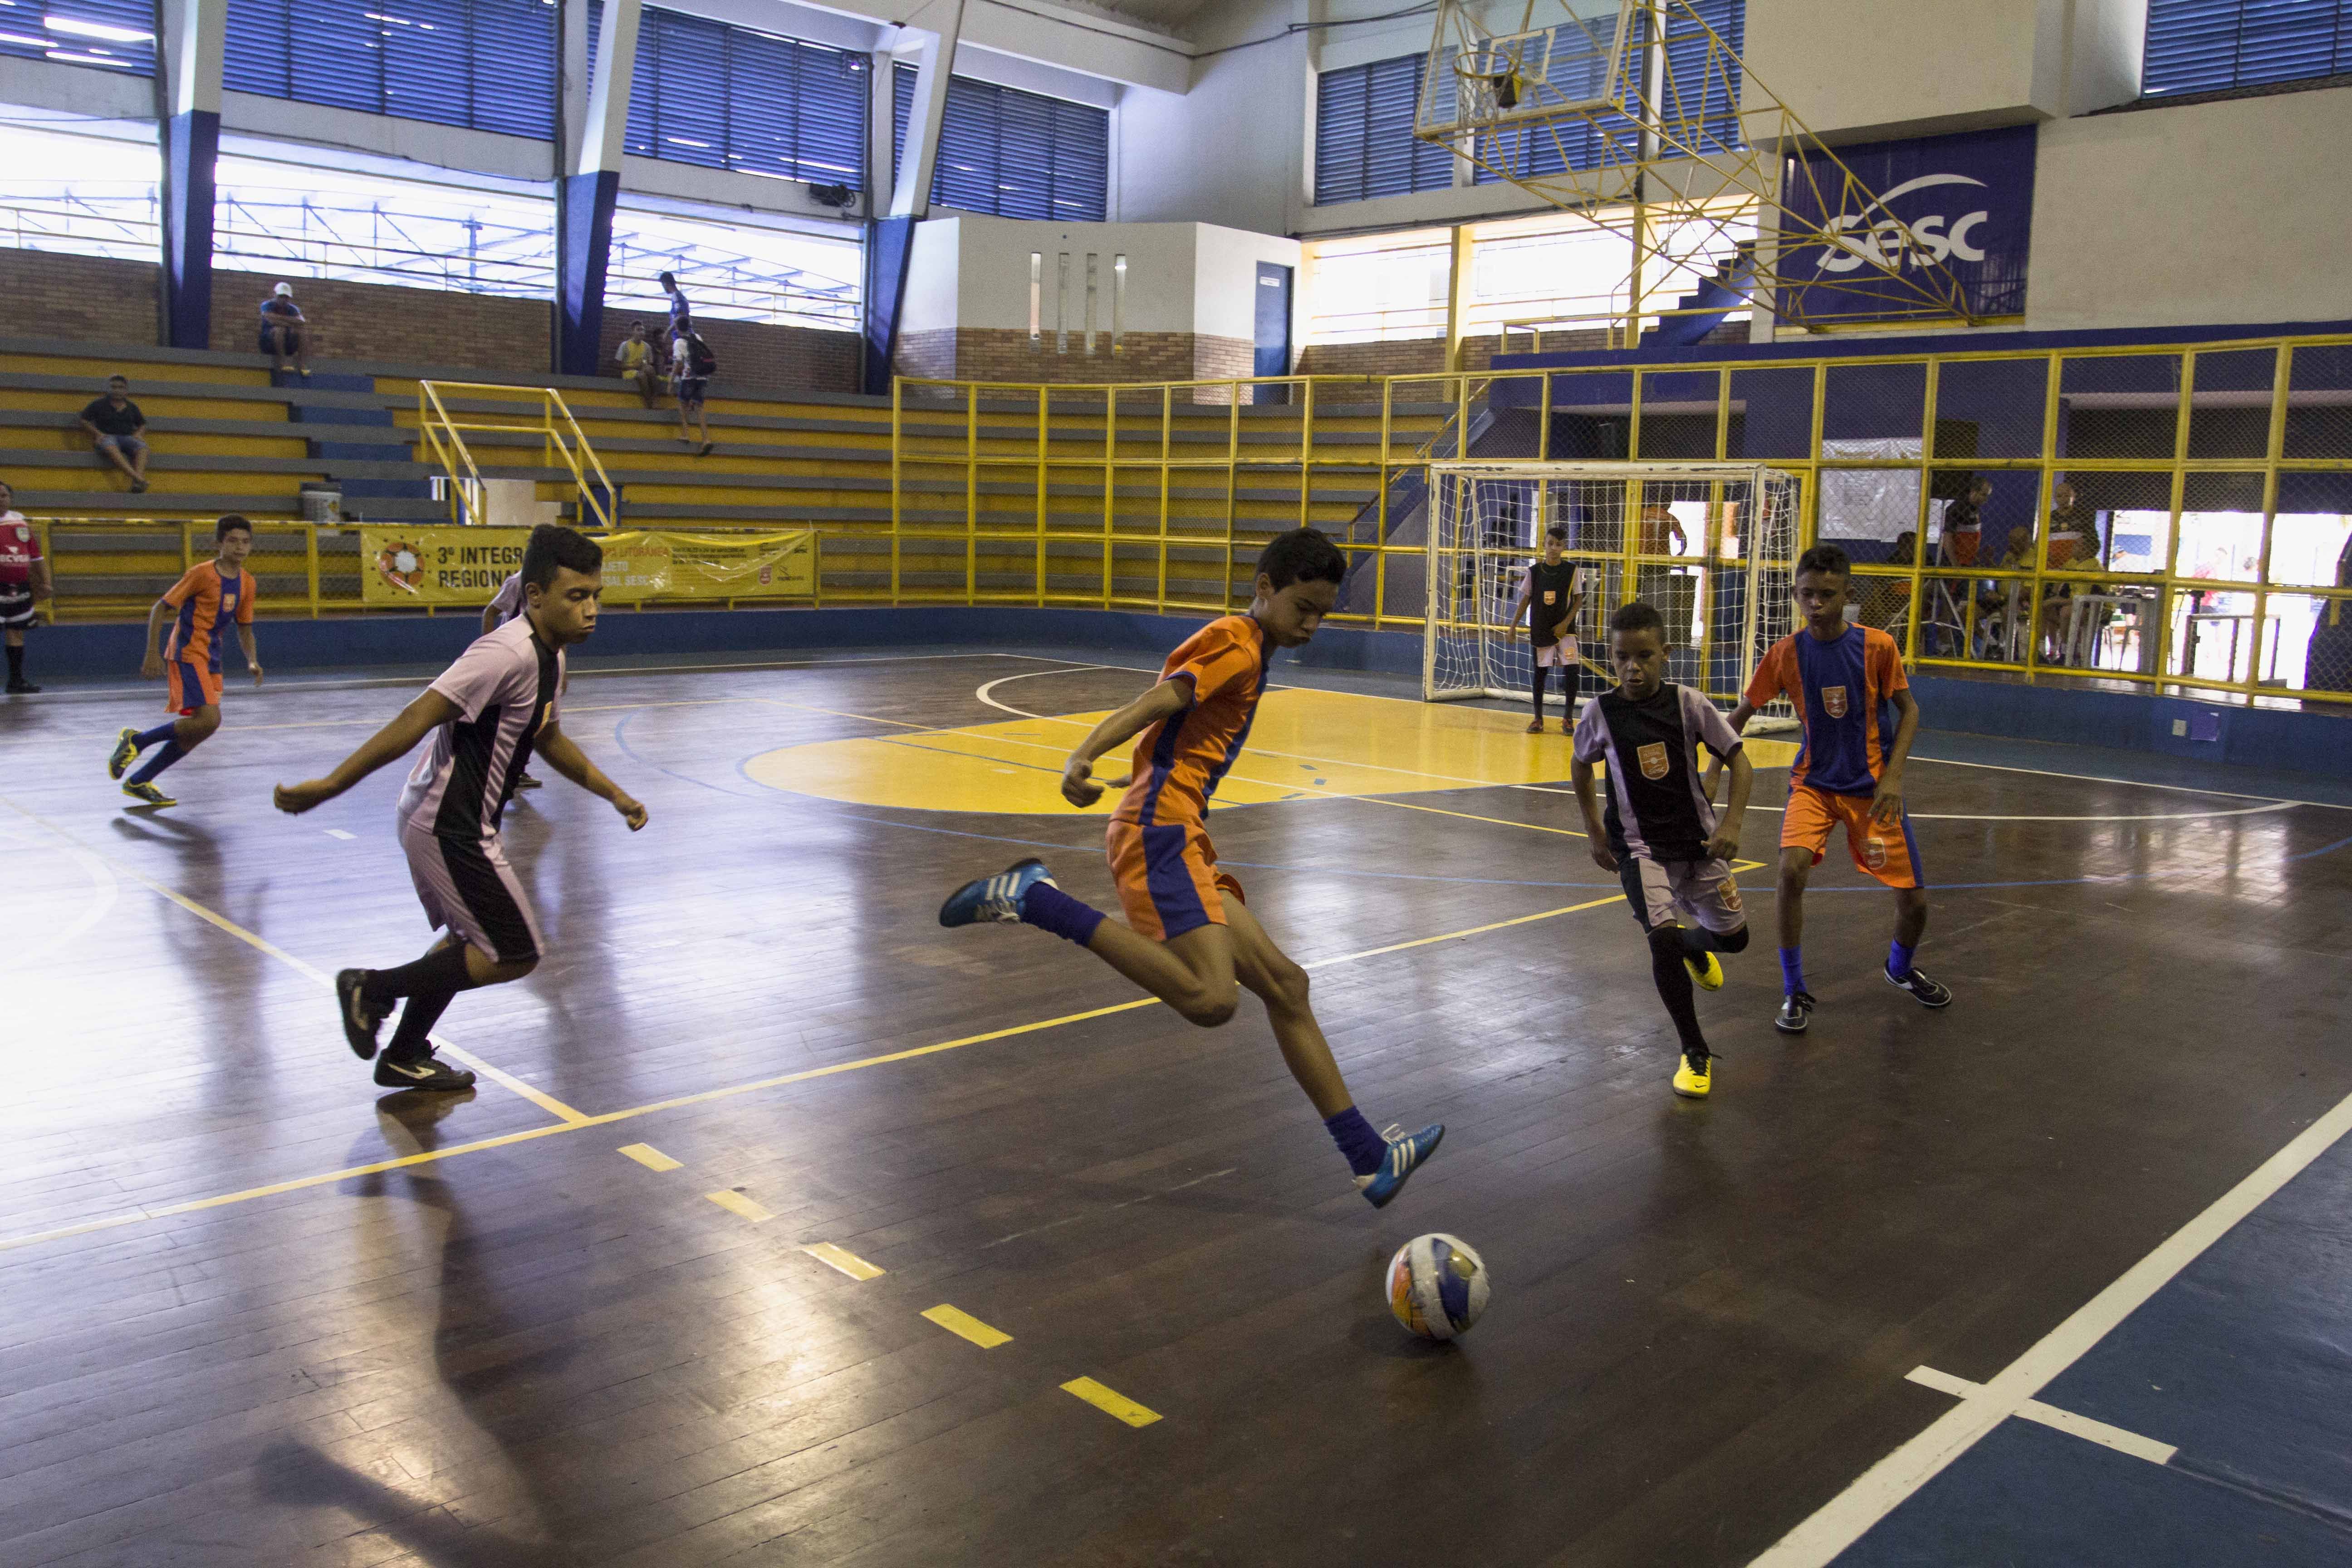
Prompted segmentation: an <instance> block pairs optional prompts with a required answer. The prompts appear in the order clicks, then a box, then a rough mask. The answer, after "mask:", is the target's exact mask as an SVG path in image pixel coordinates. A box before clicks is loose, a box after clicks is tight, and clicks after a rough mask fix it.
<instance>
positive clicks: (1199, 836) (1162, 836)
mask: <svg viewBox="0 0 2352 1568" xmlns="http://www.w3.org/2000/svg"><path fill="white" fill-rule="evenodd" d="M1104 849H1105V853H1106V854H1107V855H1108V857H1109V859H1110V874H1111V879H1112V880H1113V881H1115V882H1117V883H1118V903H1119V908H1120V909H1121V910H1123V911H1124V912H1125V913H1126V915H1127V923H1128V925H1129V927H1131V928H1132V929H1133V930H1134V931H1135V932H1136V933H1137V934H1138V935H1139V936H1148V937H1150V938H1151V940H1152V941H1154V942H1167V941H1169V940H1170V939H1171V938H1173V937H1180V936H1182V935H1183V934H1184V933H1185V932H1186V931H1198V930H1200V929H1201V928H1202V926H1212V925H1213V926H1221V925H1223V924H1224V923H1225V902H1224V900H1225V899H1226V898H1227V897H1231V898H1233V899H1234V900H1236V901H1243V900H1242V885H1241V883H1239V882H1237V881H1235V880H1234V878H1233V876H1232V875H1231V874H1230V873H1228V872H1224V871H1220V870H1218V869H1217V848H1216V846H1215V845H1213V844H1212V843H1210V842H1209V834H1208V830H1207V829H1206V828H1204V827H1202V826H1201V825H1200V824H1198V823H1184V822H1162V823H1156V824H1154V825H1153V826H1150V827H1143V826H1138V825H1137V824H1135V823H1132V822H1114V823H1112V824H1111V825H1110V832H1109V833H1108V836H1107V837H1106V840H1105V845H1104Z"/></svg>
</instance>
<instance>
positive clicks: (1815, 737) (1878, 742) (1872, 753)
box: [1746, 626, 1911, 795]
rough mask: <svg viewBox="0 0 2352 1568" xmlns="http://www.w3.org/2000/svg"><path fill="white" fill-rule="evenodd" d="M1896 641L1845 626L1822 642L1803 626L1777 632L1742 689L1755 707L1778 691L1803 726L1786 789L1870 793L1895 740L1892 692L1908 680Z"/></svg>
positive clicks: (1863, 628) (1869, 629)
mask: <svg viewBox="0 0 2352 1568" xmlns="http://www.w3.org/2000/svg"><path fill="white" fill-rule="evenodd" d="M1910 684H1911V682H1910V680H1909V679H1908V678H1906V676H1905V675H1904V673H1903V655H1902V652H1901V650H1900V649H1898V648H1897V647H1895V639H1894V638H1893V637H1889V636H1888V635H1887V634H1886V633H1885V632H1883V631H1880V630H1879V629H1878V628H1877V627H1876V626H1848V627H1846V629H1845V631H1844V633H1843V635H1841V636H1839V637H1832V638H1830V639H1828V640H1827V641H1823V640H1822V638H1820V637H1815V636H1813V634H1812V633H1811V632H1810V631H1800V632H1797V633H1796V634H1794V635H1793V636H1790V637H1782V638H1781V639H1780V641H1779V642H1777V643H1774V644H1773V645H1772V648H1771V651H1770V652H1769V653H1767V654H1766V655H1765V656H1764V658H1763V660H1762V661H1761V662H1760V663H1759V664H1758V665H1757V667H1756V674H1755V676H1754V678H1753V679H1750V680H1749V681H1748V691H1747V694H1746V698H1747V702H1748V706H1749V707H1750V708H1761V707H1763V706H1764V705H1765V704H1766V703H1767V702H1769V701H1771V700H1772V699H1774V698H1775V697H1779V696H1780V695H1782V694H1783V693H1785V694H1786V695H1787V696H1788V698H1789V700H1790V702H1791V703H1792V704H1793V705H1794V706H1795V708H1796V710H1797V717H1798V720H1799V721H1800V722H1801V723H1802V724H1803V725H1804V731H1805V739H1804V744H1803V745H1801V746H1800V747H1799V748H1798V750H1797V760H1796V763H1794V764H1793V765H1792V766H1791V767H1790V770H1789V788H1790V792H1791V793H1792V794H1793V793H1794V792H1795V791H1796V789H1797V788H1798V787H1799V786H1800V785H1810V786H1811V787H1812V788H1814V789H1817V790H1822V791H1825V792H1827V793H1829V794H1831V795H1874V794H1876V793H1877V791H1878V776H1879V774H1881V773H1884V772H1885V771H1886V752H1887V748H1888V746H1889V745H1891V744H1892V743H1893V742H1894V739H1895V705H1894V697H1895V693H1896V692H1898V691H1902V690H1904V689H1907V688H1908V687H1909V686H1910Z"/></svg>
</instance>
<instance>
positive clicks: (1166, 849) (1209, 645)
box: [940, 528, 1445, 1208]
mask: <svg viewBox="0 0 2352 1568" xmlns="http://www.w3.org/2000/svg"><path fill="white" fill-rule="evenodd" d="M1347 570H1348V563H1347V559H1346V557H1344V556H1343V555H1341V554H1340V553H1339V546H1338V545H1336V544H1333V543H1332V542H1330V541H1329V540H1328V539H1327V538H1325V537H1324V536H1323V535H1322V534H1320V533H1318V532H1317V531H1315V530H1313V529H1311V528H1299V529H1293V530H1292V531H1290V532H1288V533H1286V534H1283V535H1282V536H1281V537H1279V538H1277V539H1276V540H1275V541H1274V542H1272V543H1270V544H1268V545H1267V546H1266V547H1265V553H1263V554H1261V555H1260V556H1259V557H1258V561H1257V590H1256V594H1255V597H1253V598H1252V599H1251V601H1250V607H1249V613H1248V614H1247V615H1243V616H1223V617H1221V618H1219V619H1217V620H1213V621H1211V622H1210V623H1209V624H1208V625H1207V626H1202V628H1201V629H1200V630H1199V631H1197V632H1195V633H1193V634H1192V637H1188V638H1186V639H1185V641H1184V643H1183V644H1182V646H1181V647H1178V648H1177V649H1176V651H1175V652H1174V653H1171V654H1170V655H1169V656H1168V662H1167V665H1166V666H1165V667H1164V668H1162V669H1161V671H1160V681H1159V684H1158V685H1156V686H1154V687H1152V689H1150V690H1149V691H1147V692H1145V693H1144V694H1143V695H1142V696H1140V697H1139V698H1137V699H1136V700H1134V701H1132V702H1130V703H1129V704H1128V705H1127V706H1126V707H1124V708H1122V709H1120V710H1118V712H1116V713H1113V714H1112V715H1110V717H1108V719H1105V720H1104V721H1102V722H1101V723H1099V724H1097V725H1096V726H1095V727H1094V731H1093V732H1092V733H1090V734H1089V735H1087V738H1086V739H1085V740H1084V741H1083V742H1080V743H1079V745H1078V748H1077V750H1076V751H1074V752H1071V753H1070V759H1069V761H1068V763H1066V764H1065V765H1064V767H1063V770H1062V795H1063V798H1064V799H1066V800H1067V801H1068V802H1069V803H1070V804H1071V805H1077V806H1087V805H1094V804H1095V802H1096V801H1097V800H1099V799H1101V798H1102V793H1103V791H1104V789H1105V788H1107V787H1108V788H1118V787H1120V786H1122V785H1123V786H1125V787H1126V790H1127V795H1126V797H1125V798H1124V799H1123V800H1121V801H1120V802H1119V804H1118V809H1117V810H1116V811H1114V812H1113V813H1112V814H1111V823H1110V831H1109V834H1108V853H1109V858H1110V868H1111V875H1112V878H1113V879H1114V880H1115V881H1116V882H1117V883H1118V898H1119V905H1120V908H1121V909H1122V910H1124V911H1125V913H1126V915H1127V923H1126V924H1125V925H1121V924H1120V923H1119V922H1118V921H1114V920H1109V919H1107V918H1106V917H1105V916H1104V915H1103V913H1102V911H1101V910H1096V909H1093V908H1091V907H1089V906H1087V905H1086V904H1083V903H1080V902H1079V901H1078V900H1076V899H1074V898H1072V897H1070V896H1069V895H1068V894H1067V893H1065V892H1063V891H1062V890H1061V889H1060V888H1058V887H1056V886H1055V883H1054V879H1053V878H1052V877H1051V876H1049V875H1048V874H1047V873H1046V870H1045V865H1044V863H1043V862H1041V861H1037V860H1023V861H1020V862H1018V863H1017V864H1015V865H1013V866H1012V867H1009V868H1006V869H1005V870H1003V871H1002V872H999V873H998V874H997V875H995V876H993V877H985V878H982V879H980V880H979V881H976V882H968V883H966V884H965V885H964V886H963V887H961V889H957V891H956V893H955V895H954V896H953V897H951V898H950V899H949V900H948V901H947V902H946V903H945V904H944V905H942V906H941V907H940V924H941V925H943V926H962V925H971V924H974V923H976V922H978V921H1020V922H1022V923H1024V924H1027V925H1033V926H1036V927H1037V928H1039V929H1040V930H1042V931H1051V932H1053V933H1054V934H1055V936H1059V937H1066V938H1067V939H1068V940H1070V941H1071V942H1076V943H1077V944H1078V945H1079V946H1080V947H1083V948H1085V949H1087V951H1088V952H1092V953H1094V954H1095V956H1097V958H1100V959H1101V960H1102V961H1103V962H1104V963H1108V964H1109V965H1110V966H1111V967H1112V968H1113V969H1116V970H1118V972H1119V973H1121V974H1124V975H1126V976H1127V977H1128V978H1129V980H1132V981H1134V982H1135V983H1136V984H1138V985H1140V986H1142V987H1143V988H1144V989H1145V990H1146V991H1149V992H1150V993H1151V994H1153V995H1154V996H1157V997H1159V998H1160V1000H1161V1001H1162V1002H1165V1003H1167V1004H1168V1005H1170V1006H1171V1007H1173V1008H1175V1009H1176V1011H1177V1012H1178V1013H1180V1014H1181V1015H1182V1016H1183V1017H1184V1018H1185V1019H1186V1020H1187V1021H1188V1022H1191V1023H1194V1024H1198V1025H1200V1026H1202V1027H1203V1028H1214V1027H1216V1026H1218V1025H1220V1024H1222V1023H1223V1022H1225V1020H1227V1019H1228V1018H1231V1017H1232V1016H1234V1003H1235V1001H1236V1000H1237V999H1238V994H1237V991H1236V986H1237V985H1246V986H1247V987H1249V989H1251V990H1252V991H1254V992H1255V993H1257V994H1258V997H1259V999H1260V1000H1262V1001H1263V1002H1265V1013H1266V1017H1267V1019H1268V1021H1269V1022H1271V1023H1272V1024H1273V1026H1274V1038H1275V1043H1276V1045H1278V1046H1280V1047H1282V1058H1283V1061H1284V1062H1285V1063H1286V1065H1287V1066H1288V1067H1289V1068H1290V1074H1291V1076H1292V1077H1293V1078H1295V1079H1297V1080H1298V1086H1299V1088H1301V1089H1305V1090H1306V1091H1307V1099H1308V1100H1312V1101H1314V1103H1315V1110H1316V1111H1317V1113H1318V1114H1319V1115H1320V1116H1321V1117H1322V1118H1323V1125H1324V1126H1325V1127H1326V1128H1327V1129H1328V1130H1329V1131H1330V1134H1331V1137H1332V1140H1333V1142H1337V1143H1338V1144H1339V1152H1340V1153H1342V1154H1343V1155H1345V1156H1346V1157H1347V1160H1348V1164H1349V1168H1350V1169H1352V1170H1353V1171H1354V1172H1355V1173H1356V1185H1357V1187H1358V1188H1359V1189H1360V1191H1361V1192H1362V1193H1363V1194H1364V1196H1365V1197H1366V1198H1368V1199H1370V1202H1371V1205H1372V1206H1373V1207H1374V1208H1381V1207H1384V1206H1385V1205H1387V1204H1388V1203H1389V1201H1390V1200H1391V1199H1392V1198H1394V1197H1395V1196H1396V1194H1397V1193H1398V1191H1399V1190H1400V1189H1401V1188H1402V1187H1403V1185H1404V1184H1405V1179H1406V1178H1407V1177H1408V1176H1410V1175H1412V1173H1413V1170H1414V1168H1415V1167H1416V1166H1418V1165H1419V1164H1420V1163H1422V1162H1423V1161H1424V1160H1426V1159H1428V1158H1429V1157H1430V1155H1432V1154H1433V1153H1434V1152H1436V1151H1437V1145H1438V1141H1439V1140H1440V1139H1442V1138H1444V1136H1445V1129H1444V1126H1442V1125H1436V1124H1433V1125H1431V1126H1428V1127H1424V1128H1423V1129H1422V1130H1421V1131H1418V1132H1414V1133H1411V1134H1408V1135H1402V1136H1399V1135H1397V1133H1396V1129H1394V1128H1391V1129H1390V1131H1389V1132H1388V1133H1387V1134H1382V1133H1380V1132H1375V1131H1372V1125H1371V1123H1370V1122H1369V1121H1366V1120H1365V1119H1364V1114H1363V1112H1361V1111H1360V1110H1357V1109H1356V1103H1355V1100H1354V1099H1353V1098H1352V1097H1351V1096H1349V1092H1348V1085H1347V1082H1346V1080H1345V1079H1341V1078H1340V1076H1339V1064H1338V1063H1336V1062H1334V1061H1333V1060H1332V1059H1331V1047H1330V1046H1329V1044H1328V1043H1327V1042H1326V1041H1325V1040H1324V1038H1323V1030H1322V1028H1321V1026H1319V1025H1318V1024H1317V1023H1316V1021H1315V1015H1314V1013H1313V1012H1312V1011H1310V1010H1309V1009H1308V1007H1307V972H1306V971H1305V970H1303V969H1301V968H1299V967H1298V965H1297V963H1293V962H1291V960H1290V959H1289V958H1288V957H1287V956H1286V954H1285V953H1284V952H1283V951H1282V950H1281V949H1280V948H1278V947H1276V946H1275V944H1274V939H1273V938H1272V937H1270V936H1268V935H1266V933H1265V927H1264V926H1262V925H1260V924H1258V923H1257V918H1256V917H1255V915H1253V914H1251V913H1250V912H1249V908H1248V906H1247V905H1246V904H1244V902H1243V901H1242V889H1241V884H1240V883H1239V882H1237V881H1235V880H1234V879H1233V877H1232V876H1231V875H1229V874H1228V873H1226V872H1223V871H1220V870H1218V869H1217V851H1216V847H1215V846H1213V844H1211V843H1210V842H1209V834H1208V829H1207V827H1206V826H1204V819H1205V818H1206V816H1207V815H1208V809H1209V798H1210V796H1212V795H1214V794H1215V793H1216V789H1217V784H1218V782H1219V781H1220V780H1222V779H1223V777H1224V776H1225V774H1226V773H1227V772H1228V771H1229V770H1231V768H1232V767H1233V765H1234V762H1235V761H1236V760H1238V759H1239V758H1240V756H1241V754H1242V746H1243V743H1244V742H1246V741H1247V740H1248V739H1249V731H1250V721H1251V719H1252V718H1253V717H1254V716H1255V714H1256V712H1257V702H1258V698H1259V697H1260V696H1261V695H1262V694H1263V693H1264V692H1265V679H1266V668H1267V666H1268V665H1270V664H1271V663H1272V662H1273V658H1274V650H1275V649H1276V648H1278V647H1304V646H1305V645H1306V643H1307V641H1308V640H1309V639H1310V638H1312V637H1314V636H1315V631H1316V628H1317V627H1318V626H1320V625H1321V624H1322V621H1323V617H1324V616H1328V615H1329V614H1330V613H1331V607H1332V605H1334V604H1336V603H1337V602H1338V600H1339V583H1340V580H1341V579H1342V578H1343V577H1345V576H1346V574H1347ZM1130 740H1132V741H1134V742H1135V743H1136V744H1135V756H1134V766H1133V768H1132V769H1131V771H1130V772H1129V775H1128V776H1127V777H1125V778H1113V779H1097V778H1096V777H1095V776H1094V764H1095V760H1096V759H1097V758H1098V757H1100V756H1102V755H1103V754H1104V753H1105V752H1109V751H1111V750H1113V749H1115V748H1117V747H1118V746H1122V745H1124V744H1126V743H1127V742H1129V741H1130Z"/></svg>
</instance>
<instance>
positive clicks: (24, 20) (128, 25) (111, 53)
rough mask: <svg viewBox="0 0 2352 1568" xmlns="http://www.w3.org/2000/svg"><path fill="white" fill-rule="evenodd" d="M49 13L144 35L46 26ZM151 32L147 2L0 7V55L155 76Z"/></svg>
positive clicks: (63, 1)
mask: <svg viewBox="0 0 2352 1568" xmlns="http://www.w3.org/2000/svg"><path fill="white" fill-rule="evenodd" d="M50 17H55V18H57V19H58V21H60V22H80V23H85V24H88V25H89V26H97V27H109V28H114V29H118V30H120V31H122V32H126V33H144V34H147V35H148V37H145V38H143V39H124V38H107V37H91V36H90V35H89V34H88V33H78V32H74V31H72V30H71V29H69V28H66V29H60V28H56V27H51V26H48V25H47V22H48V19H49V18H50ZM154 31H155V7H154V5H152V3H150V0H11V4H10V5H7V6H6V7H5V9H0V55H14V56H15V57H16V58H18V59H28V60H43V59H46V60H55V61H57V62H58V64H60V65H69V66H86V67H89V68H93V69H98V70H110V71H117V72H120V73H121V74H122V75H124V76H146V77H152V76H153V75H154V74H155V40H154V37H153V35H154Z"/></svg>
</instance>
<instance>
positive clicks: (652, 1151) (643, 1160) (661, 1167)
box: [619, 1143, 681, 1171]
mask: <svg viewBox="0 0 2352 1568" xmlns="http://www.w3.org/2000/svg"><path fill="white" fill-rule="evenodd" d="M619 1152H621V1153H624V1154H626V1155H627V1156H628V1157H629V1158H630V1159H632V1160H635V1162H636V1163H638V1164H640V1165H643V1166H644V1167H645V1168H646V1170H648V1171H675V1170H678V1169H680V1168H681V1162H679V1161H677V1160H673V1159H671V1158H670V1157H669V1156H668V1155H667V1154H665V1153H663V1152H661V1151H660V1150H658V1149H656V1148H655V1147H654V1146H653V1145H652V1144H650V1143H624V1144H622V1145H621V1147H620V1151H619Z"/></svg>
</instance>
